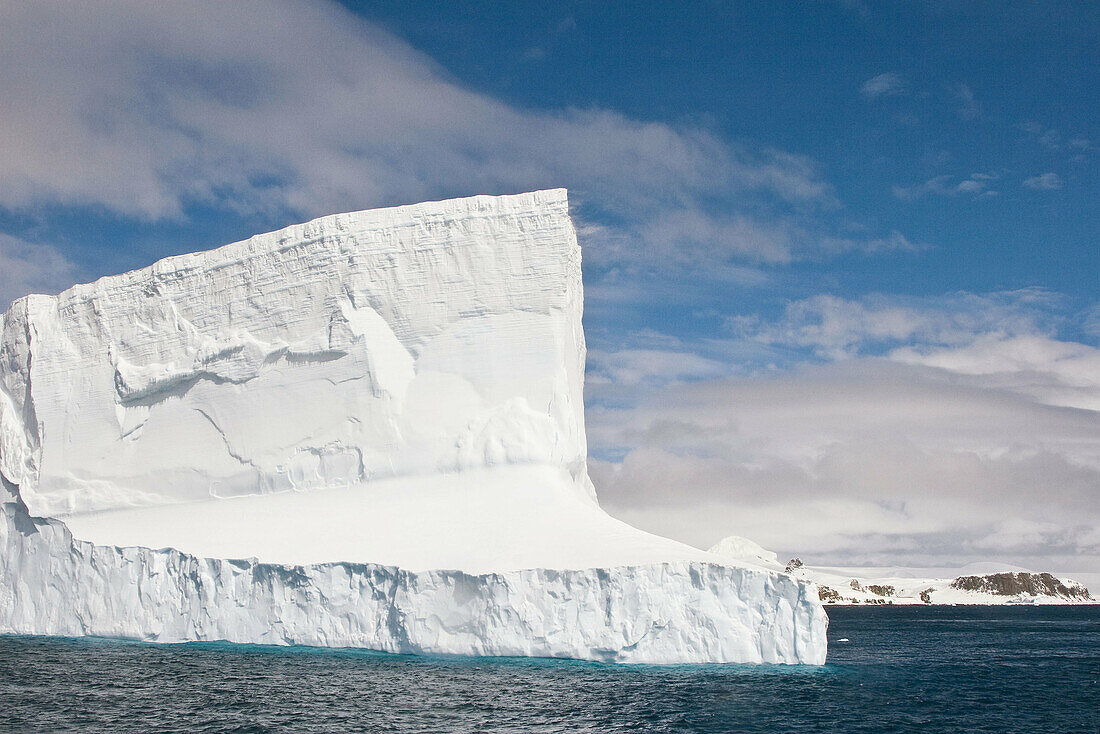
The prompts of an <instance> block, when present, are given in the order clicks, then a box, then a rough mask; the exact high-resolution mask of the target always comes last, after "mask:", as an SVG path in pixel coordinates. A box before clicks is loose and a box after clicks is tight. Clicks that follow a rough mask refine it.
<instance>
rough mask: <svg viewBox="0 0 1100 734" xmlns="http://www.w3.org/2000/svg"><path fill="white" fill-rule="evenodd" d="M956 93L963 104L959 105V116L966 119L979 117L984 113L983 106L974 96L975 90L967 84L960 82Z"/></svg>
mask: <svg viewBox="0 0 1100 734" xmlns="http://www.w3.org/2000/svg"><path fill="white" fill-rule="evenodd" d="M955 94H956V95H957V96H958V98H959V102H960V103H961V106H960V107H959V116H960V117H962V118H963V119H964V120H974V119H977V118H978V117H979V116H981V114H982V106H981V104H979V103H978V100H977V98H975V96H974V91H973V90H972V89H971V88H970V87H969V86H967V85H966V84H960V85H959V86H958V87H957V88H956V89H955Z"/></svg>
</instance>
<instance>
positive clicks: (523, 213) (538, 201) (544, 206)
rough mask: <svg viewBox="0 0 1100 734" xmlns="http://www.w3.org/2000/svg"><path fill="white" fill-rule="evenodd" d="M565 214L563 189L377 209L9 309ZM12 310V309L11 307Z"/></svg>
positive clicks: (172, 260) (187, 256)
mask: <svg viewBox="0 0 1100 734" xmlns="http://www.w3.org/2000/svg"><path fill="white" fill-rule="evenodd" d="M568 213H569V192H568V190H567V189H542V190H539V191H528V192H525V193H521V194H503V195H499V196H491V195H486V194H480V195H478V196H468V197H463V198H459V199H443V200H440V201H426V202H420V203H417V204H405V205H402V206H392V207H383V208H380V209H362V210H359V211H354V212H342V213H340V214H329V215H326V216H323V217H317V218H316V219H311V220H310V221H308V222H303V223H301V224H293V225H290V226H288V227H284V228H283V229H279V230H274V231H272V232H266V233H263V234H257V235H253V236H252V237H249V238H248V239H245V240H240V241H238V242H234V243H231V244H228V245H222V246H220V247H216V248H214V249H210V250H200V251H198V252H190V253H184V254H182V255H173V256H170V257H165V258H162V259H160V260H157V261H156V262H155V263H153V264H152V265H148V266H146V267H144V268H138V269H136V270H129V271H127V272H125V273H119V274H117V275H106V276H103V277H102V278H99V279H98V280H95V281H92V282H91V283H79V284H77V285H74V286H72V287H70V288H68V289H66V290H64V291H62V292H61V293H60V294H58V295H57V296H44V295H39V294H31V295H28V296H23V297H22V298H17V299H16V300H14V301H12V306H14V305H15V304H18V303H21V302H23V301H28V300H33V299H40V306H41V307H47V304H53V303H57V302H64V301H67V300H70V299H72V300H77V301H80V300H83V299H84V298H85V297H87V296H89V295H91V294H94V293H97V292H102V291H104V290H109V289H111V288H114V287H117V286H119V285H121V284H124V283H132V282H141V281H145V280H147V279H149V278H150V276H155V277H158V278H165V277H174V276H176V275H178V274H180V273H186V272H188V271H191V270H194V269H196V268H198V267H208V266H210V265H212V264H215V263H230V262H237V261H240V260H243V259H247V258H248V257H249V256H252V255H255V254H257V253H261V252H271V251H275V250H279V249H281V248H291V247H298V246H301V245H302V244H303V243H306V242H312V241H315V240H318V239H321V238H322V237H324V236H326V235H328V234H334V233H336V234H339V233H348V232H355V233H357V234H360V235H363V234H366V233H370V232H378V231H389V230H395V229H404V228H409V227H420V228H438V227H441V226H444V225H447V224H449V223H454V222H459V221H472V220H477V219H488V218H497V217H509V216H511V217H524V218H531V217H535V218H537V217H555V216H561V215H564V216H566V217H568ZM376 244H377V246H378V248H379V249H389V247H390V246H391V245H387V244H384V243H381V242H379V243H376ZM9 310H11V306H9Z"/></svg>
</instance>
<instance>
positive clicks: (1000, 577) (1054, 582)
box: [951, 572, 1092, 601]
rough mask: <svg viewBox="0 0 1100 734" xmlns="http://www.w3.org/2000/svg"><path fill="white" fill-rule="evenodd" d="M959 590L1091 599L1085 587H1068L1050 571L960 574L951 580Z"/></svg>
mask: <svg viewBox="0 0 1100 734" xmlns="http://www.w3.org/2000/svg"><path fill="white" fill-rule="evenodd" d="M951 587H952V588H954V589H959V590H960V591H978V592H981V593H985V594H996V595H998V596H1018V595H1020V594H1029V595H1031V596H1055V597H1059V598H1062V599H1072V600H1075V601H1089V600H1091V599H1092V597H1091V596H1089V591H1088V589H1086V588H1085V587H1084V586H1079V585H1076V584H1074V585H1072V586H1066V585H1065V584H1063V583H1062V582H1061V581H1060V580H1059V579H1057V578H1055V577H1054V576H1052V575H1051V574H1049V573H1022V572H1021V573H992V574H989V575H987V576H960V577H959V578H957V579H955V580H954V581H953V582H952V583H951Z"/></svg>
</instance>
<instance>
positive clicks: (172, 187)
mask: <svg viewBox="0 0 1100 734" xmlns="http://www.w3.org/2000/svg"><path fill="white" fill-rule="evenodd" d="M0 28H3V29H4V30H2V31H0V100H3V104H2V105H0V130H2V131H3V132H4V135H3V140H0V300H5V301H7V300H10V299H11V298H14V297H17V296H19V295H22V294H24V293H27V292H31V291H54V292H56V291H57V290H58V289H60V288H63V287H65V286H67V285H69V284H71V283H73V282H77V281H83V280H87V279H91V278H94V277H98V276H100V275H103V274H107V273H113V272H121V271H123V270H127V269H130V268H133V267H138V266H142V265H146V264H148V263H150V262H152V261H154V260H156V259H158V258H160V257H163V256H165V255H169V254H174V253H179V252H187V251H194V250H202V249H207V248H210V247H214V246H217V245H220V244H224V243H226V242H230V241H234V240H238V239H241V238H244V237H247V236H249V235H251V234H254V233H256V232H259V231H266V230H271V229H275V228H278V227H281V226H284V225H287V224H290V223H294V222H297V221H302V220H305V219H308V218H312V217H315V216H321V215H324V214H328V213H332V212H335V211H340V210H350V209H362V208H370V207H374V206H385V205H393V204H402V203H410V202H413V201H419V200H425V199H433V198H442V197H448V196H461V195H470V194H477V193H512V192H516V191H522V190H529V189H535V188H547V187H557V186H566V187H568V188H569V189H570V191H571V198H572V201H573V206H574V214H575V218H576V220H577V224H578V228H579V231H580V236H581V242H582V246H583V247H584V253H585V281H586V318H585V327H586V331H587V334H588V341H589V348H590V359H589V389H588V393H587V398H586V399H587V402H588V407H589V432H590V443H591V449H592V454H593V456H594V457H595V459H594V461H593V475H594V479H595V480H596V482H597V488H598V490H600V492H601V496H602V497H603V501H604V503H605V505H606V506H608V507H609V509H611V510H612V511H613V512H615V513H616V514H620V515H622V516H623V517H625V518H627V519H629V520H631V521H632V522H636V523H638V524H640V525H643V526H645V527H647V528H650V529H653V530H656V531H658V532H663V533H667V534H671V535H674V536H676V537H679V538H682V539H684V540H687V541H688V542H693V543H696V544H700V545H706V544H709V543H710V542H713V541H715V540H717V539H718V538H719V537H721V536H722V535H724V534H730V533H740V534H744V535H749V536H750V537H754V538H755V539H757V540H759V541H760V542H762V543H764V544H765V545H770V546H773V547H775V548H776V549H777V550H780V551H783V552H799V553H802V554H803V555H812V556H814V557H816V558H817V559H820V560H822V561H825V560H828V561H834V562H882V563H892V562H897V563H928V564H935V563H944V564H948V563H963V562H967V561H969V560H976V559H989V558H992V559H1000V560H1003V561H1004V562H1011V563H1019V564H1021V565H1031V566H1036V565H1045V566H1051V567H1057V568H1060V569H1067V570H1071V571H1083V572H1086V573H1093V572H1096V571H1097V570H1100V513H1098V511H1097V509H1096V508H1097V506H1100V502H1097V499H1098V495H1100V349H1098V346H1100V344H1098V339H1100V299H1098V293H1100V288H1098V286H1100V246H1098V245H1100V243H1098V241H1097V239H1098V233H1100V196H1098V194H1100V174H1098V171H1100V166H1098V162H1100V123H1098V122H1097V120H1098V115H1097V113H1098V112H1100V75H1097V74H1096V72H1095V69H1096V68H1098V67H1100V58H1098V57H1100V13H1097V12H1096V9H1095V6H1094V5H1091V4H1089V3H1064V2H1059V3H997V4H987V3H916V2H900V3H866V4H864V3H859V2H812V3H783V4H779V3H774V4H773V3H753V4H749V3H718V2H714V3H711V2H707V3H680V4H673V3H658V4H652V5H648V4H621V5H620V4H606V3H579V2H566V3H554V2H540V3H500V4H492V3H484V4H474V5H470V4H458V3H454V4H450V3H435V2H432V3H429V2H383V3H348V4H347V5H345V6H341V5H338V4H336V3H330V2H318V3H313V4H299V3H294V2H272V3H267V4H257V5H252V4H234V5H233V6H231V7H223V6H219V5H217V4H211V3H205V2H195V3H191V2H186V3H177V4H173V5H172V6H171V7H152V6H146V5H145V4H143V3H129V2H125V1H122V0H120V1H119V2H109V3H105V4H103V5H100V6H97V7H96V8H94V9H90V8H79V9H77V8H73V7H72V6H70V5H68V4H65V3H56V4H55V3H50V2H44V3H35V4H33V5H31V6H22V5H9V6H6V7H3V8H0ZM792 395H795V396H800V397H799V402H798V403H797V407H791V406H790V405H789V404H790V401H791V399H792V398H791V396H792ZM840 398H843V399H840ZM716 406H722V408H721V411H719V413H715V410H716ZM769 406H788V407H787V408H785V409H783V410H791V411H793V413H789V414H788V413H784V412H783V410H781V409H779V408H778V407H777V408H775V409H774V410H772V409H770V408H769ZM853 406H862V407H861V408H860V409H859V410H856V409H855V408H853ZM959 406H966V409H965V410H963V411H962V412H961V413H960V410H961V409H960V408H959ZM784 415H788V416H790V419H789V421H788V419H787V418H783V417H782V416H784ZM798 416H801V417H802V419H801V420H798V419H796V418H797V417H798Z"/></svg>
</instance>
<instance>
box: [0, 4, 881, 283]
mask: <svg viewBox="0 0 1100 734" xmlns="http://www.w3.org/2000/svg"><path fill="white" fill-rule="evenodd" d="M0 25H2V26H3V27H4V28H5V34H4V39H5V40H4V43H3V44H0V98H3V99H8V100H16V99H17V100H19V101H20V102H19V104H5V105H2V106H0V128H2V129H3V130H4V131H5V135H4V136H3V139H0V206H2V207H5V208H8V209H9V210H15V211H25V210H30V209H32V208H35V207H41V206H50V205H54V206H92V207H96V208H100V209H102V210H106V211H109V212H113V213H115V214H116V215H118V216H122V217H132V218H135V219H143V220H154V221H155V220H162V219H166V218H167V219H172V218H175V219H179V218H184V217H186V215H187V212H188V210H189V208H190V207H194V206H197V205H202V206H213V207H225V206H229V207H232V208H235V209H237V210H240V211H242V212H259V213H262V214H264V215H265V216H269V217H270V218H271V219H272V220H273V221H286V220H287V219H288V218H289V217H293V218H297V219H302V218H307V217H311V216H316V215H321V214H326V213H331V212H334V211H341V210H353V209H361V208H366V207H370V206H381V205H387V204H397V203H407V202H411V201H418V200H423V199H427V198H441V197H447V196H458V195H467V194H475V193H496V192H499V193H505V192H515V191H520V190H528V189H535V188H545V187H556V186H567V187H569V188H570V189H571V190H572V192H573V194H574V197H575V201H576V203H577V215H578V216H579V218H580V219H581V220H582V223H587V224H596V225H599V227H601V228H602V229H600V230H599V231H602V232H604V233H606V234H608V236H607V237H606V238H604V239H602V240H601V239H596V240H594V241H593V242H591V243H589V247H588V248H587V250H586V257H587V259H588V262H589V264H590V265H594V266H597V267H604V268H610V267H635V268H649V269H653V270H661V271H664V270H667V269H669V268H678V269H680V270H684V269H689V270H692V271H693V272H697V273H702V274H703V275H707V274H708V273H710V272H718V271H722V270H724V269H727V268H728V269H734V270H736V269H737V268H739V267H742V265H743V263H744V262H764V263H782V262H789V261H791V260H793V259H798V258H801V257H816V256H822V255H824V254H827V253H828V252H834V251H837V250H838V249H844V250H852V249H864V250H867V251H875V250H879V249H882V245H883V243H884V242H891V241H897V239H898V238H897V237H894V236H893V235H883V234H871V233H868V234H866V235H860V236H848V235H844V234H843V229H844V228H843V227H842V226H841V224H842V223H841V222H839V221H838V217H837V216H836V212H837V211H838V210H839V209H840V208H841V206H842V205H841V202H839V201H838V199H837V196H836V193H835V191H834V190H833V188H832V187H831V186H830V185H829V183H828V182H827V181H826V180H825V178H824V177H823V175H822V174H821V172H820V171H819V169H818V166H817V165H816V164H815V163H814V162H813V161H812V160H810V159H808V158H806V157H804V156H800V155H796V154H792V153H789V152H785V151H779V150H774V149H770V148H767V147H765V146H760V145H756V144H753V143H751V142H741V143H738V142H731V141H729V140H725V139H722V138H719V137H717V136H715V135H714V134H711V133H710V132H708V131H707V130H705V129H702V128H699V127H692V126H674V125H668V124H662V123H654V122H643V121H639V120H634V119H631V118H629V117H627V116H624V115H622V114H619V113H616V112H613V111H609V110H602V109H562V110H556V111H534V110H527V109H522V108H518V107H515V106H511V105H508V104H505V103H504V102H502V101H500V100H498V99H495V98H493V97H491V96H488V95H485V94H482V93H479V92H477V91H474V90H471V89H468V88H466V87H464V86H462V85H461V84H459V83H458V82H456V81H455V80H454V78H453V77H451V76H450V75H449V74H448V73H447V72H446V71H445V70H443V69H441V68H440V67H439V66H438V65H437V64H436V63H435V62H433V61H432V60H431V59H430V58H428V57H426V56H425V55H423V54H421V53H419V52H418V51H416V50H415V49H413V48H412V47H410V46H409V45H408V44H406V43H405V42H404V41H402V40H401V39H398V38H396V37H394V36H392V35H391V34H389V33H388V32H386V31H385V30H383V29H381V28H379V27H377V26H374V25H372V24H370V23H368V22H365V21H363V20H362V19H360V18H357V17H356V16H354V15H352V14H351V13H349V12H348V11H346V10H345V9H343V8H342V7H340V6H339V5H337V4H335V3H328V2H319V3H311V4H303V3H297V2H289V1H275V2H270V3H265V4H263V5H262V6H260V5H247V6H244V5H239V4H232V3H220V2H213V1H212V0H211V1H207V2H192V3H171V4H152V5H150V4H148V3H144V2H138V1H137V0H114V1H113V2H105V3H97V4H96V5H95V6H86V5H79V4H78V5H73V4H71V3H61V2H48V1H47V2H41V3H33V4H7V5H4V6H3V8H0ZM46 28H48V29H49V32H48V33H45V32H43V29H46ZM42 90H48V91H47V92H46V93H43V92H42ZM817 242H821V243H825V249H819V248H816V247H815V243H817ZM702 252H705V253H706V254H707V255H708V257H707V258H705V261H706V262H707V263H708V266H707V267H706V268H702V269H701V268H699V266H698V264H699V263H700V262H702V261H703V260H704V258H701V257H700V253H702Z"/></svg>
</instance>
